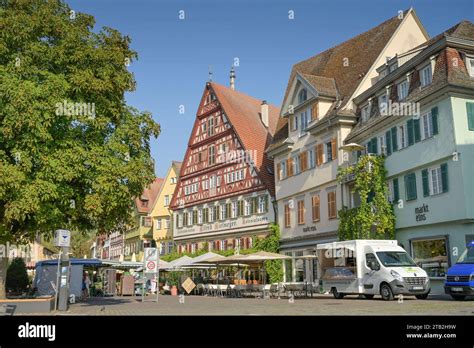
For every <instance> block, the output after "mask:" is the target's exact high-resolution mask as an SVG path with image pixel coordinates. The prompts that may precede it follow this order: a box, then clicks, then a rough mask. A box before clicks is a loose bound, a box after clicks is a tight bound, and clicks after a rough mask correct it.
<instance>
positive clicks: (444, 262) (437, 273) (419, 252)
mask: <svg viewBox="0 0 474 348" xmlns="http://www.w3.org/2000/svg"><path fill="white" fill-rule="evenodd" d="M411 251H412V257H413V260H414V261H415V262H416V263H417V264H418V265H419V266H420V267H421V268H423V269H424V270H425V271H426V273H428V276H429V277H433V278H439V277H444V276H445V275H446V271H447V270H448V267H449V266H448V241H447V239H446V238H437V239H424V240H412V241H411Z"/></svg>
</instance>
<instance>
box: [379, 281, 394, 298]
mask: <svg viewBox="0 0 474 348" xmlns="http://www.w3.org/2000/svg"><path fill="white" fill-rule="evenodd" d="M380 296H382V299H383V300H385V301H391V300H393V292H392V288H390V285H388V284H382V286H380Z"/></svg>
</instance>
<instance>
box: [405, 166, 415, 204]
mask: <svg viewBox="0 0 474 348" xmlns="http://www.w3.org/2000/svg"><path fill="white" fill-rule="evenodd" d="M405 192H406V200H407V201H409V200H412V199H416V198H417V195H416V175H415V174H414V173H411V174H407V175H405Z"/></svg>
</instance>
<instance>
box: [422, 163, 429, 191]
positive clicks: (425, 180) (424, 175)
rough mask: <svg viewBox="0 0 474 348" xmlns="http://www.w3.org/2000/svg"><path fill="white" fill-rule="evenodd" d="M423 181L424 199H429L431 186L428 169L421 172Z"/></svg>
mask: <svg viewBox="0 0 474 348" xmlns="http://www.w3.org/2000/svg"><path fill="white" fill-rule="evenodd" d="M421 180H422V182H423V197H428V196H429V195H430V184H429V182H428V169H423V170H422V171H421Z"/></svg>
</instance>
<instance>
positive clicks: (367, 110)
mask: <svg viewBox="0 0 474 348" xmlns="http://www.w3.org/2000/svg"><path fill="white" fill-rule="evenodd" d="M360 117H361V119H362V123H364V122H367V120H368V119H369V118H370V107H369V105H368V104H367V105H366V106H364V107H363V108H362V110H361V112H360Z"/></svg>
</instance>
